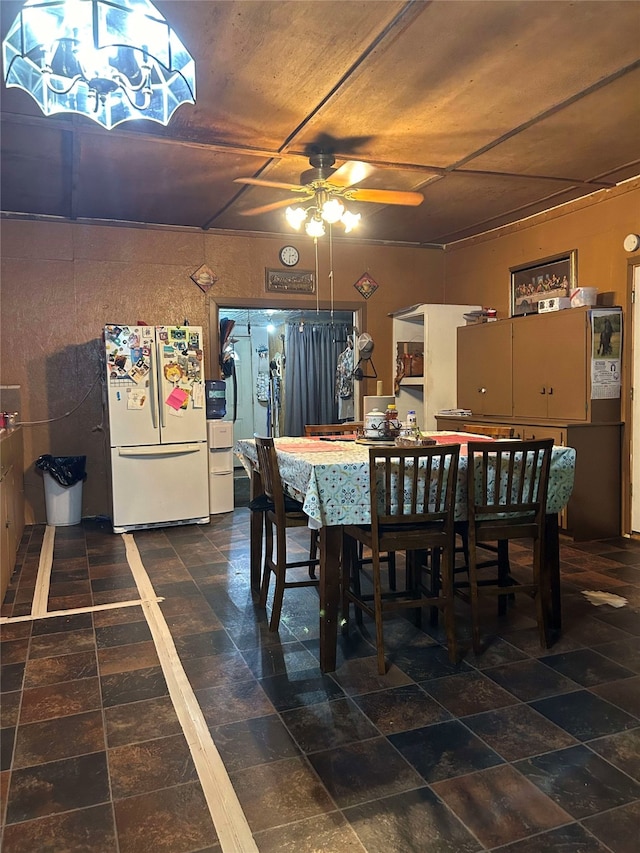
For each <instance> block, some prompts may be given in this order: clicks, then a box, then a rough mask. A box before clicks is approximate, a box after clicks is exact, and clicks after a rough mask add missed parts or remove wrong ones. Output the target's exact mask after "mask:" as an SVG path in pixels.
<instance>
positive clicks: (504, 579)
mask: <svg viewBox="0 0 640 853" xmlns="http://www.w3.org/2000/svg"><path fill="white" fill-rule="evenodd" d="M510 569H511V567H510V565H509V540H508V539H499V540H498V586H506V587H508V586H509V575H510ZM513 598H514V595H513V593H505V594H504V595H499V596H498V616H506V614H507V605H508V604H509V601H510V600H512V599H513Z"/></svg>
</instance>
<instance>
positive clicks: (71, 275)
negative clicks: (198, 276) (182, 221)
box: [0, 219, 444, 523]
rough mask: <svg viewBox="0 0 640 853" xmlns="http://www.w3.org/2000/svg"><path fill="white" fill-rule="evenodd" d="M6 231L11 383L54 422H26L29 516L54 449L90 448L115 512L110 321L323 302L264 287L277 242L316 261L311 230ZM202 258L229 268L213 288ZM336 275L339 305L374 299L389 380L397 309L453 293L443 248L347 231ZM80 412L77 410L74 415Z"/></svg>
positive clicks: (39, 517) (64, 225)
mask: <svg viewBox="0 0 640 853" xmlns="http://www.w3.org/2000/svg"><path fill="white" fill-rule="evenodd" d="M0 238H1V246H2V278H1V292H0V300H1V302H0V307H1V310H2V326H1V339H0V384H3V385H13V384H18V385H20V386H21V401H20V406H19V408H20V419H21V420H22V421H29V422H33V421H46V423H37V424H33V425H31V426H27V427H25V428H24V439H25V497H26V506H27V523H31V522H33V521H34V520H35V521H39V522H42V521H44V520H45V509H44V489H43V485H42V479H41V475H40V472H38V471H36V469H35V468H34V462H35V460H36V459H37V458H38V457H39V456H40V455H42V454H44V453H51V454H53V455H60V456H67V455H75V454H82V455H86V456H87V472H88V478H87V482H86V484H85V488H84V495H83V514H84V515H85V516H92V515H100V514H104V515H110V508H109V498H108V491H107V483H108V467H107V459H108V448H107V444H106V433H105V422H104V418H105V413H104V411H103V406H102V390H101V384H100V382H99V381H96V378H97V377H98V375H99V371H100V361H99V356H100V338H101V335H102V328H103V326H104V324H105V323H113V322H116V323H117V322H129V323H135V322H137V321H138V320H140V321H143V322H145V323H148V324H150V325H154V324H162V323H173V322H175V323H181V322H183V320H184V319H185V318H187V319H188V320H189V322H190V323H191V324H192V325H202V326H204V327H205V329H207V328H208V322H209V302H210V301H211V300H216V301H220V302H222V303H223V304H229V303H231V302H236V303H237V304H242V302H243V301H244V300H247V301H251V302H252V303H253V304H256V302H260V303H261V304H264V305H265V307H279V306H282V307H289V305H293V306H300V307H308V308H309V309H313V308H315V305H316V297H315V295H304V296H297V297H295V298H294V297H286V296H282V295H281V294H271V293H270V294H268V295H267V294H265V285H264V278H265V268H266V267H273V268H279V267H280V263H279V261H278V250H279V249H280V247H281V246H283V245H285V243H289V242H290V243H293V244H294V245H296V246H297V247H298V248H299V249H300V253H301V259H300V263H299V265H298V268H299V269H314V268H315V254H314V250H313V243H312V242H311V241H310V240H309V239H308V238H306V237H304V238H303V237H299V236H298V235H295V236H294V237H293V238H291V237H282V236H280V237H264V236H259V235H254V236H247V235H238V234H220V233H214V232H207V233H205V232H201V231H195V230H187V229H172V228H166V229H158V228H153V229H152V228H148V229H145V228H133V227H120V226H109V225H84V224H74V223H69V222H50V221H47V222H40V221H30V220H16V219H5V220H3V221H2V223H1V233H0ZM327 254H328V253H327V251H326V247H322V250H321V254H320V263H319V280H320V291H319V295H320V298H321V301H322V302H323V303H324V304H325V305H328V299H329V294H330V289H329V278H328V273H329V264H328V257H327ZM202 263H206V264H208V265H209V266H210V267H211V269H212V270H213V271H214V272H215V274H216V275H217V276H218V278H219V281H218V282H217V283H216V284H215V285H214V287H213V288H212V289H211V290H210V291H209V294H208V296H205V294H204V293H203V292H202V291H201V290H200V289H199V288H198V287H197V286H196V285H195V284H194V283H193V281H192V280H191V279H190V277H189V276H190V274H191V273H193V272H194V271H195V270H196V269H197V268H198V267H199V266H200V265H201V264H202ZM364 272H368V273H369V274H370V275H371V276H372V277H373V278H374V279H375V281H376V282H377V283H378V284H379V289H378V290H377V291H376V292H375V293H374V294H373V296H371V297H370V298H369V299H368V300H367V301H366V302H365V300H363V299H362V297H361V296H360V295H359V293H358V292H357V291H356V290H355V289H354V288H353V284H354V282H355V281H356V280H357V279H358V278H359V277H360V276H361V275H362V273H364ZM334 282H335V284H334V299H335V303H336V307H337V305H338V303H348V304H350V305H358V306H360V305H362V306H365V307H366V317H367V322H366V330H367V331H368V332H369V333H370V334H371V335H372V336H373V338H374V340H375V342H376V351H375V357H374V362H375V364H376V367H377V370H378V374H379V376H380V378H381V379H382V380H383V381H384V390H385V393H389V392H390V390H391V382H392V359H391V337H392V335H391V319H390V318H389V317H388V316H387V314H388V313H389V312H390V311H394V310H396V309H398V308H401V307H404V306H407V305H411V304H414V303H417V302H442V301H443V295H444V253H443V252H442V251H440V250H434V249H415V248H394V247H385V246H371V245H365V244H362V243H358V242H356V241H351V240H342V241H336V244H335V246H334ZM267 303H268V305H267ZM207 338H208V336H207V335H205V341H206V347H205V359H206V365H207V368H206V374H207V376H208V377H213V376H216V375H217V374H216V373H215V372H214V367H213V365H212V359H211V353H210V351H209V346H208V340H207ZM374 384H375V383H367V388H366V389H363V393H368V392H369V393H375V389H374V388H373V389H372V390H371V391H369V390H368V388H369V386H370V385H374ZM85 397H86V399H85ZM78 404H80V405H79V406H78ZM1 405H2V404H1V403H0V406H1ZM76 407H77V408H76ZM67 412H71V414H70V415H69V416H67V417H64V415H65V413H67Z"/></svg>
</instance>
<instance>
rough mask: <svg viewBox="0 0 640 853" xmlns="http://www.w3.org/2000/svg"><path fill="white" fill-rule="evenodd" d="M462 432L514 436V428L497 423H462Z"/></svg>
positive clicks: (491, 435) (498, 436)
mask: <svg viewBox="0 0 640 853" xmlns="http://www.w3.org/2000/svg"><path fill="white" fill-rule="evenodd" d="M460 429H461V431H462V432H472V433H474V435H486V436H489V437H490V438H513V433H514V428H513V427H510V426H496V424H464V423H463V424H461V425H460Z"/></svg>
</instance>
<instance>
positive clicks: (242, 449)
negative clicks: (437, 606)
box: [235, 432, 576, 672]
mask: <svg viewBox="0 0 640 853" xmlns="http://www.w3.org/2000/svg"><path fill="white" fill-rule="evenodd" d="M431 435H432V437H433V438H434V439H435V440H436V443H438V444H451V443H456V444H458V443H459V444H460V446H461V447H460V463H459V469H458V482H457V486H456V504H455V511H454V515H455V519H456V521H464V520H465V519H466V517H467V487H466V480H467V473H466V468H467V455H466V448H467V441H469V440H473V441H483V440H484V441H493V439H487V438H486V436H474V435H472V434H470V433H466V432H465V433H456V432H434V433H431ZM274 444H275V447H276V453H277V458H278V465H279V468H280V476H281V478H282V482H283V485H284V487H285V489H286V491H287V492H288V493H289V494H290V495H291V496H292V497H294V498H296V499H297V500H299V501H300V502H301V503H302V504H303V507H304V511H305V513H306V514H307V515H308V516H309V527H310V528H312V529H317V530H318V531H319V540H320V541H319V548H320V577H319V595H320V669H321V670H322V672H333V671H334V670H335V668H336V643H337V630H338V619H339V614H338V611H339V603H340V559H341V549H342V528H343V526H344V525H345V524H369V523H370V521H371V513H370V497H369V494H370V493H369V447H368V446H367V445H365V444H360V443H357V442H355V441H353V440H351V441H349V440H344V438H339V439H325V438H298V437H295V438H293V437H286V436H283V437H281V438H276V439H275V440H274ZM235 453H236V454H237V456H238V457H239V458H240V459H241V461H242V463H243V465H244V467H245V468H246V470H247V471H248V473H249V475H250V477H251V496H252V497H257V496H258V495H260V494H261V493H262V482H261V480H260V472H259V471H258V468H257V452H256V447H255V441H254V439H241V440H239V441H238V442H237V443H236V446H235ZM575 459H576V453H575V450H574V449H573V448H572V447H554V448H553V451H552V456H551V469H550V474H549V489H548V496H547V507H546V509H547V518H546V526H545V555H546V560H547V562H548V570H549V573H550V576H551V579H552V590H553V594H552V614H551V627H552V630H554V631H555V632H556V633H559V631H560V629H561V623H562V622H561V620H562V613H561V600H560V545H559V528H558V513H559V512H560V511H561V510H562V509H563V508H564V507H565V506H566V505H567V503H568V501H569V498H570V497H571V492H572V489H573V479H574V472H575ZM251 516H252V517H251V531H250V537H251V569H250V571H251V586H252V589H253V590H254V591H255V592H257V591H258V590H259V587H260V574H261V563H262V531H263V522H264V519H263V515H262V513H260V512H253V513H252V514H251Z"/></svg>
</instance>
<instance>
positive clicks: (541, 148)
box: [468, 68, 640, 181]
mask: <svg viewBox="0 0 640 853" xmlns="http://www.w3.org/2000/svg"><path fill="white" fill-rule="evenodd" d="M634 102H635V105H636V111H635V115H634V113H633V111H631V112H630V110H629V107H630V105H633V104H634ZM621 128H622V129H623V132H619V131H620V129H621ZM621 164H630V165H629V167H628V170H627V174H626V175H622V174H620V172H619V171H618V170H619V167H620V165H621ZM634 164H635V165H634ZM639 164H640V68H636V69H635V71H633V72H630V73H628V74H625V75H624V76H623V77H620V78H619V79H617V80H615V81H613V82H612V83H610V84H609V85H608V86H606V87H605V88H602V89H596V90H595V91H594V92H592V93H591V94H589V95H587V96H586V97H584V98H581V99H580V100H579V101H576V102H575V103H573V104H570V105H569V106H567V107H565V109H563V110H561V111H560V112H557V113H554V114H553V115H550V116H549V117H548V118H545V119H543V120H542V121H540V122H538V123H537V124H534V125H533V126H532V127H529V128H527V129H526V130H523V131H521V132H520V133H519V134H517V135H516V136H513V137H511V138H510V139H507V140H506V141H505V142H502V143H500V144H499V145H497V146H496V147H495V148H492V149H491V150H490V151H487V152H486V153H485V154H482V155H480V156H479V157H475V158H474V159H473V161H472V162H470V163H469V164H468V168H470V169H482V170H493V171H500V172H513V171H519V172H521V173H522V172H523V170H524V171H526V172H527V173H529V174H531V175H536V174H537V175H543V174H544V175H550V176H567V177H574V178H576V179H577V180H583V181H586V180H590V179H591V178H594V177H597V176H598V175H603V176H607V175H609V174H610V173H616V174H617V176H618V180H621V179H622V178H623V177H632V176H634V175H636V174H638V165H639ZM523 167H524V169H523Z"/></svg>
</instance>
